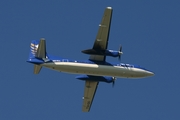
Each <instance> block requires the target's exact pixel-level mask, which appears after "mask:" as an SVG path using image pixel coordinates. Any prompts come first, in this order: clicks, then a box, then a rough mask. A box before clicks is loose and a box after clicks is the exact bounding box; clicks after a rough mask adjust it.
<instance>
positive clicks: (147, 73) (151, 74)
mask: <svg viewBox="0 0 180 120" xmlns="http://www.w3.org/2000/svg"><path fill="white" fill-rule="evenodd" d="M145 74H146V76H148V77H150V76H153V75H154V73H153V72H150V71H146V73H145Z"/></svg>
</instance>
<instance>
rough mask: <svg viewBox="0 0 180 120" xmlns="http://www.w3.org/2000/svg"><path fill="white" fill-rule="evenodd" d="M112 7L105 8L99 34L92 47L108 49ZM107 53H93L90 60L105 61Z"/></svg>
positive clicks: (100, 49) (99, 49)
mask: <svg viewBox="0 0 180 120" xmlns="http://www.w3.org/2000/svg"><path fill="white" fill-rule="evenodd" d="M111 17H112V8H111V7H107V8H106V9H105V12H104V15H103V18H102V21H101V24H100V25H99V30H98V34H97V36H96V40H95V42H94V46H93V48H92V49H94V50H97V51H102V50H106V49H107V46H108V39H109V32H110V26H111ZM105 58H106V56H105V55H91V56H90V60H97V61H105Z"/></svg>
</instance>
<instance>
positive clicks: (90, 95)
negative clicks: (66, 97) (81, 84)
mask: <svg viewBox="0 0 180 120" xmlns="http://www.w3.org/2000/svg"><path fill="white" fill-rule="evenodd" d="M98 84H99V82H97V81H86V82H85V88H84V97H83V108H82V111H83V112H89V110H90V108H91V104H92V102H93V99H94V96H95V93H96V89H97V86H98Z"/></svg>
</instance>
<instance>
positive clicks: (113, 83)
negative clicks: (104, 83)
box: [112, 77, 116, 87]
mask: <svg viewBox="0 0 180 120" xmlns="http://www.w3.org/2000/svg"><path fill="white" fill-rule="evenodd" d="M115 80H116V78H115V77H113V81H112V87H114V85H115Z"/></svg>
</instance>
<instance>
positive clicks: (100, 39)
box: [27, 7, 154, 112]
mask: <svg viewBox="0 0 180 120" xmlns="http://www.w3.org/2000/svg"><path fill="white" fill-rule="evenodd" d="M112 11H113V9H112V7H107V8H106V9H105V11H104V15H103V18H102V21H101V23H100V25H99V30H98V33H97V36H96V39H95V42H94V45H93V47H92V48H91V49H87V50H83V51H82V53H85V54H88V55H90V57H89V59H88V60H85V61H78V60H69V59H67V58H61V57H56V56H52V55H50V54H48V53H47V52H46V41H45V39H44V38H41V39H40V40H33V41H32V42H31V44H30V54H29V58H28V60H27V62H29V63H32V64H34V74H38V73H39V72H40V70H41V68H42V67H46V68H49V69H52V70H56V71H59V72H66V73H72V74H81V75H79V76H77V77H76V79H79V80H83V81H85V88H84V97H83V105H82V111H83V112H89V111H90V108H91V105H92V102H93V99H94V96H95V93H96V90H97V87H98V84H99V82H106V83H112V84H113V85H114V82H115V80H116V78H145V77H150V76H153V75H154V73H153V72H151V71H149V70H147V69H145V68H143V67H141V66H139V65H133V64H125V63H117V64H112V63H109V62H107V61H106V56H110V57H118V58H119V59H120V58H121V55H122V54H123V52H122V46H120V48H119V50H118V51H116V50H108V49H107V46H108V38H109V31H110V24H111V17H112Z"/></svg>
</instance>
